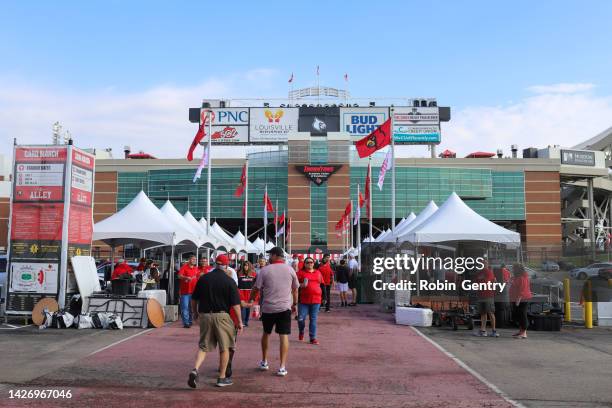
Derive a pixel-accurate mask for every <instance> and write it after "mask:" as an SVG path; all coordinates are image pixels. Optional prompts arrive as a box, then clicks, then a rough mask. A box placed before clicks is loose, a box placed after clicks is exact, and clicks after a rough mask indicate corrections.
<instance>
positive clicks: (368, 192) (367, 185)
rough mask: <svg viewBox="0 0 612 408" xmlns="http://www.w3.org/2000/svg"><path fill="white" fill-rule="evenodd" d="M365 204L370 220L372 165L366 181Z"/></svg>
mask: <svg viewBox="0 0 612 408" xmlns="http://www.w3.org/2000/svg"><path fill="white" fill-rule="evenodd" d="M365 203H366V210H367V215H368V218H370V164H369V163H368V175H367V176H366V180H365Z"/></svg>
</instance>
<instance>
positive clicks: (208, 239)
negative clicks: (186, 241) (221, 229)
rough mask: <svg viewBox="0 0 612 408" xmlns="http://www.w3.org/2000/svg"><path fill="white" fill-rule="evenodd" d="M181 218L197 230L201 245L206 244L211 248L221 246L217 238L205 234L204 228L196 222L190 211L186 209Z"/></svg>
mask: <svg viewBox="0 0 612 408" xmlns="http://www.w3.org/2000/svg"><path fill="white" fill-rule="evenodd" d="M183 218H184V219H185V221H187V223H188V224H189V225H190V226H191V228H193V229H194V230H196V231H197V232H198V237H199V238H200V242H201V244H202V245H206V244H208V245H207V246H211V247H212V248H213V249H215V248H218V247H220V246H221V243H220V242H219V240H217V239H216V238H215V237H213V236H211V235H207V234H206V230H205V229H204V227H203V226H202V225H201V224H200V223H199V222H198V220H196V219H195V217H194V216H193V214H192V213H191V212H190V211H187V212H186V213H185V214H184V215H183Z"/></svg>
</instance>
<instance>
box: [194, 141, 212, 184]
mask: <svg viewBox="0 0 612 408" xmlns="http://www.w3.org/2000/svg"><path fill="white" fill-rule="evenodd" d="M208 156H209V155H208V145H206V147H205V148H204V154H203V155H202V160H200V165H199V166H198V169H197V170H196V172H195V175H194V176H193V182H194V183H195V182H196V180H198V179H199V178H200V177H202V169H203V168H204V167H205V166H208Z"/></svg>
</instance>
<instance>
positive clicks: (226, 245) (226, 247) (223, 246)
mask: <svg viewBox="0 0 612 408" xmlns="http://www.w3.org/2000/svg"><path fill="white" fill-rule="evenodd" d="M199 223H200V225H201V226H202V229H203V230H204V231H206V226H207V225H208V234H209V235H210V236H211V237H212V238H214V239H216V240H217V242H218V243H219V246H218V247H217V249H220V250H223V251H228V252H229V251H230V249H233V248H234V246H235V245H234V241H233V240H232V241H228V240H226V239H225V238H223V237H222V236H220V235H219V234H217V231H215V229H214V228H213V227H212V225H209V224H208V223H207V222H206V218H204V217H202V218H200V221H199Z"/></svg>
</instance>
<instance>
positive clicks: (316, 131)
mask: <svg viewBox="0 0 612 408" xmlns="http://www.w3.org/2000/svg"><path fill="white" fill-rule="evenodd" d="M299 109H300V116H299V119H298V131H299V132H309V133H310V135H311V136H327V132H339V131H340V108H335V107H311V106H309V107H301V108H299Z"/></svg>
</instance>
